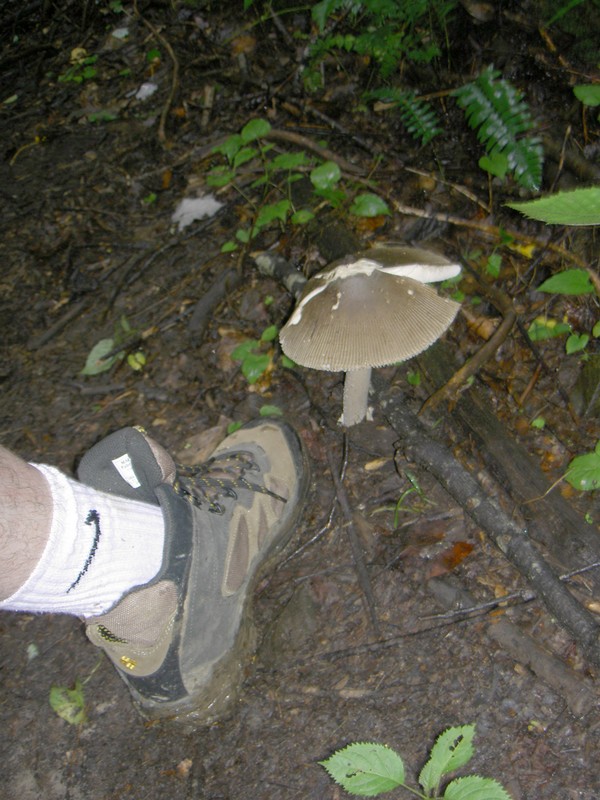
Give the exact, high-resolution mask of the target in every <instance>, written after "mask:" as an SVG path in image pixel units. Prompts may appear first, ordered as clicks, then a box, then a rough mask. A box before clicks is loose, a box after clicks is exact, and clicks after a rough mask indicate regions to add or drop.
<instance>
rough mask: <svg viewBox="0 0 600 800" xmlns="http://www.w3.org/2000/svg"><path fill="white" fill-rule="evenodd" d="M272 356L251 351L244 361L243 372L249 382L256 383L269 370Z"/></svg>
mask: <svg viewBox="0 0 600 800" xmlns="http://www.w3.org/2000/svg"><path fill="white" fill-rule="evenodd" d="M270 363H271V357H270V356H269V354H268V353H249V354H248V355H247V356H246V358H245V359H244V360H243V361H242V374H243V375H244V377H245V378H246V380H247V381H248V383H250V384H253V383H256V381H257V380H259V378H261V377H262V376H263V375H264V374H265V372H266V371H267V369H268V367H269V364H270Z"/></svg>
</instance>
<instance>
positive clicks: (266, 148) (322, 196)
mask: <svg viewBox="0 0 600 800" xmlns="http://www.w3.org/2000/svg"><path fill="white" fill-rule="evenodd" d="M270 130H271V126H270V124H269V123H268V122H267V121H266V120H263V119H254V120H251V121H250V122H248V124H247V125H245V126H244V127H243V128H242V130H241V131H240V133H236V134H233V135H232V136H229V137H228V138H227V139H226V140H225V141H224V142H223V143H222V144H220V145H217V146H216V147H215V148H214V150H213V152H214V153H217V154H219V155H222V156H224V158H225V159H226V162H227V163H226V164H219V165H218V166H215V167H213V168H212V169H211V170H210V171H209V173H208V175H207V180H206V182H207V184H208V185H209V186H213V187H222V186H227V185H231V186H233V187H234V188H236V189H237V190H238V191H239V192H240V194H241V195H242V197H244V199H245V200H246V201H247V202H248V204H249V205H250V206H253V207H254V213H253V218H252V222H251V224H250V225H249V226H244V227H240V228H239V229H238V230H237V231H236V233H235V241H234V240H230V241H228V242H226V243H225V244H224V245H223V246H222V248H221V250H222V252H232V251H233V250H236V249H237V247H238V246H239V244H240V243H241V244H247V243H248V242H250V241H251V240H252V239H254V238H255V237H256V236H258V234H259V233H260V232H261V231H262V230H263V229H265V228H266V227H268V226H269V225H271V224H273V223H276V224H279V225H281V226H282V227H283V226H284V225H286V224H288V223H291V224H292V225H306V223H308V222H310V220H312V219H314V217H315V214H316V213H317V211H316V210H315V209H316V207H317V206H318V205H319V204H320V203H322V201H325V202H326V203H327V204H328V205H330V206H331V207H333V208H338V207H339V206H341V205H342V204H343V203H346V202H350V200H351V197H350V196H349V195H348V193H347V192H346V191H345V189H344V188H342V186H341V183H342V173H341V170H340V168H339V166H338V165H337V164H336V163H335V162H333V161H321V162H319V163H317V164H315V161H314V159H311V158H309V157H308V156H307V155H306V153H305V152H304V151H299V152H292V153H279V154H277V155H275V156H271V151H272V149H273V145H272V143H270V142H269V141H267V139H266V137H267V136H268V134H269V132H270ZM251 165H252V168H253V169H254V170H255V171H256V173H257V177H256V178H255V180H253V181H252V182H251V184H250V189H261V188H264V189H265V190H266V191H267V193H268V194H275V195H276V198H277V199H275V200H274V201H272V202H264V203H262V205H257V204H256V203H255V202H254V201H253V200H252V198H251V197H250V196H249V195H248V193H247V191H246V190H245V189H242V188H241V186H240V184H241V178H242V173H241V172H240V170H241V168H242V167H245V170H246V171H249V170H250V169H251ZM305 173H308V177H309V179H310V182H311V184H312V191H313V199H314V204H313V205H314V208H313V207H311V206H309V207H302V208H296V207H295V206H294V204H293V202H292V199H291V196H290V187H291V185H292V184H293V183H294V182H296V181H298V180H300V179H302V178H303V177H304V174H305ZM348 210H349V212H350V213H351V214H354V215H355V216H359V217H375V216H380V215H382V214H389V213H390V211H389V208H388V207H387V204H386V203H385V202H384V201H383V200H382V199H381V198H380V197H378V196H377V195H375V194H372V193H368V192H365V193H363V194H358V195H356V196H355V197H354V198H353V200H352V203H351V205H350V206H349V209H348Z"/></svg>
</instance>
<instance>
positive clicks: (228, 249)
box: [221, 240, 238, 253]
mask: <svg viewBox="0 0 600 800" xmlns="http://www.w3.org/2000/svg"><path fill="white" fill-rule="evenodd" d="M237 249H238V246H237V244H236V243H235V242H232V241H231V240H230V241H228V242H225V244H224V245H221V252H222V253H233V251H234V250H237Z"/></svg>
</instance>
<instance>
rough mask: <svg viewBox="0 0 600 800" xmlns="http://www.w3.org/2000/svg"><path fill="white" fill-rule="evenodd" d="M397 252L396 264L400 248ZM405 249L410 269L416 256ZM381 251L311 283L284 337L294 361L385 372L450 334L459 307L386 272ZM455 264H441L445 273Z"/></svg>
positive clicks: (364, 255) (315, 366)
mask: <svg viewBox="0 0 600 800" xmlns="http://www.w3.org/2000/svg"><path fill="white" fill-rule="evenodd" d="M388 249H389V248H381V250H382V251H383V250H388ZM392 249H394V250H395V251H396V252H395V254H394V255H395V261H396V264H397V263H398V259H397V256H398V253H397V248H392ZM405 249H406V251H407V255H408V258H409V263H410V264H412V263H413V262H412V261H410V257H412V256H413V255H414V253H415V248H409V247H407V248H405ZM377 251H378V248H373V249H372V250H369V251H366V252H365V253H361V254H359V257H358V259H357V256H354V257H353V259H352V262H350V263H349V262H348V260H345V261H344V260H342V261H341V262H337V263H336V264H333V265H331V267H329V268H328V269H326V270H324V271H323V272H320V273H319V274H318V275H315V276H314V277H313V278H311V279H310V280H309V281H308V282H307V284H306V286H305V288H304V291H303V293H302V295H301V296H300V299H299V301H298V304H297V306H296V309H295V311H294V313H293V314H292V316H291V317H290V319H289V321H288V322H287V323H286V325H285V326H284V327H283V328H282V330H281V332H280V340H281V346H282V348H283V351H284V353H285V354H286V355H287V356H289V358H291V359H293V360H294V361H295V362H296V363H298V364H301V365H302V366H305V367H311V368H312V369H322V370H329V371H332V372H337V371H343V372H349V371H352V370H357V369H363V368H364V367H367V366H369V367H382V366H385V365H387V364H393V363H395V362H396V361H405V360H406V359H409V358H411V357H412V356H415V355H417V354H418V353H420V352H422V351H423V350H425V349H426V348H427V347H429V346H430V345H431V344H433V342H435V341H436V339H439V337H440V336H441V335H442V334H443V333H444V332H445V331H446V329H447V328H448V327H449V325H450V324H451V323H452V321H453V319H454V317H455V316H456V313H457V311H458V308H459V304H458V303H455V302H454V301H453V300H447V299H446V298H443V297H440V296H439V295H438V294H437V293H436V292H435V290H434V289H431V288H430V287H429V286H427V285H425V284H423V283H421V282H420V281H419V280H414V279H413V278H409V277H405V276H402V275H396V274H393V273H392V272H391V271H388V269H389V268H387V265H385V266H384V265H383V264H382V262H381V261H380V258H379V257H378V252H377ZM409 251H410V252H409ZM418 252H419V253H426V252H427V251H418ZM379 255H380V256H382V255H383V253H382V252H381V253H380V254H379ZM439 258H440V259H441V258H442V257H441V256H440V257H439ZM382 260H383V259H382ZM405 263H406V262H405ZM438 263H439V262H438ZM429 264H430V265H431V260H430V261H429ZM449 264H450V262H449V261H447V260H446V259H442V263H439V266H440V267H441V268H442V269H443V268H444V266H445V265H449ZM431 266H437V264H434V265H431ZM457 269H460V268H459V267H458V268H457ZM454 274H456V272H455V273H454ZM443 277H447V275H444V276H443Z"/></svg>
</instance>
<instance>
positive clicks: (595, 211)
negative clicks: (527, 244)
mask: <svg viewBox="0 0 600 800" xmlns="http://www.w3.org/2000/svg"><path fill="white" fill-rule="evenodd" d="M506 205H507V206H508V207H509V208H513V209H514V210H515V211H520V212H521V213H522V214H525V216H526V217H530V218H531V219H538V220H541V221H542V222H546V223H548V224H549V225H600V186H590V187H588V188H585V189H574V190H573V191H570V192H558V194H552V195H549V196H548V197H540V198H538V199H537V200H529V201H527V202H525V203H507V204H506Z"/></svg>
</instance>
